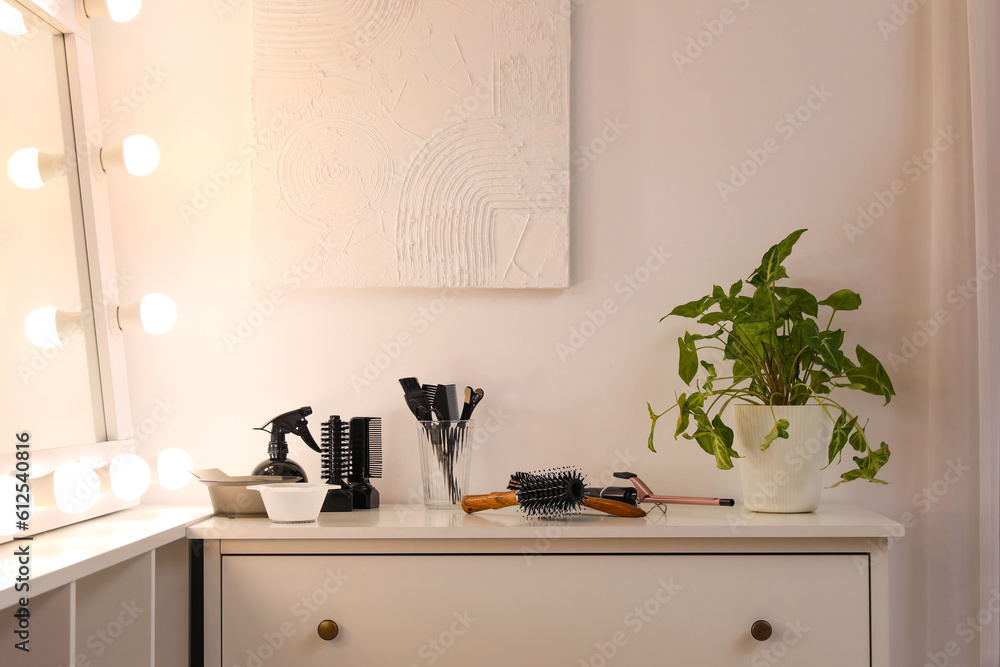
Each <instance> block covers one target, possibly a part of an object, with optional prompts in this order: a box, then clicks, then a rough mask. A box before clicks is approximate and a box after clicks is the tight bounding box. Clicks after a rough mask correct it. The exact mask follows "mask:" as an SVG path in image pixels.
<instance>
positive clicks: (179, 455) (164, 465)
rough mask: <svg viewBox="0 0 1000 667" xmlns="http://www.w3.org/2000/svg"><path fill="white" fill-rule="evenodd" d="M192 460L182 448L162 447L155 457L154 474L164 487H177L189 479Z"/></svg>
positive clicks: (192, 465)
mask: <svg viewBox="0 0 1000 667" xmlns="http://www.w3.org/2000/svg"><path fill="white" fill-rule="evenodd" d="M193 469H194V461H192V460H191V456H190V455H189V454H188V453H187V452H185V451H184V450H183V449H177V448H176V447H171V448H169V449H164V450H163V451H162V452H160V454H159V455H158V456H157V457H156V476H157V477H158V478H159V481H160V486H162V487H163V488H164V489H179V488H181V487H182V486H184V485H185V484H187V483H188V482H190V481H191V470H193Z"/></svg>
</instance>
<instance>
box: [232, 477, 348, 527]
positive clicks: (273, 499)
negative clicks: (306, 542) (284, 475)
mask: <svg viewBox="0 0 1000 667" xmlns="http://www.w3.org/2000/svg"><path fill="white" fill-rule="evenodd" d="M247 488H248V489H253V490H255V491H259V492H260V497H261V498H263V499H264V508H265V509H266V510H267V516H268V517H269V518H270V519H271V521H273V522H274V523H312V522H313V521H315V520H316V517H318V516H319V511H320V510H321V509H323V501H324V500H326V492H327V491H329V490H331V489H339V488H340V487H339V486H338V485H336V484H294V483H293V484H259V485H256V486H248V487H247Z"/></svg>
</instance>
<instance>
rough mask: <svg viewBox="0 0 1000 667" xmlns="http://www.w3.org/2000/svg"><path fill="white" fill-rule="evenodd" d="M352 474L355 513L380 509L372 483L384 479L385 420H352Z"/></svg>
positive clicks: (363, 418) (348, 479)
mask: <svg viewBox="0 0 1000 667" xmlns="http://www.w3.org/2000/svg"><path fill="white" fill-rule="evenodd" d="M349 437H350V442H351V471H350V474H349V475H348V476H347V481H348V484H349V485H350V489H351V493H352V494H353V495H354V509H356V510H371V509H375V508H376V507H378V502H379V496H378V489H376V488H375V487H374V486H372V485H371V482H370V481H369V480H370V479H371V478H372V477H374V478H376V479H378V478H381V477H382V418H381V417H352V418H351V426H350V436H349Z"/></svg>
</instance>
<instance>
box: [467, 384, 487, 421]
mask: <svg viewBox="0 0 1000 667" xmlns="http://www.w3.org/2000/svg"><path fill="white" fill-rule="evenodd" d="M483 395H484V392H483V390H482V389H476V390H473V389H472V387H466V388H465V405H464V406H463V407H462V420H463V421H464V420H466V419H472V411H473V410H475V409H476V406H477V405H479V401H481V400H483Z"/></svg>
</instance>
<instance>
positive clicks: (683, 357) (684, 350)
mask: <svg viewBox="0 0 1000 667" xmlns="http://www.w3.org/2000/svg"><path fill="white" fill-rule="evenodd" d="M677 347H678V348H680V352H681V354H680V360H679V362H678V365H677V372H678V374H679V375H680V376H681V379H682V380H684V383H685V384H691V380H693V379H694V376H695V374H696V373H697V372H698V350H697V349H696V348H695V346H694V338H692V337H691V334H689V333H685V334H684V338H678V339H677Z"/></svg>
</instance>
